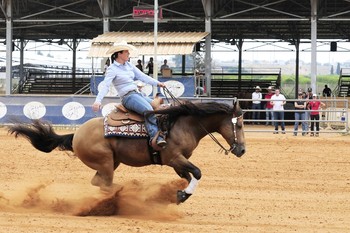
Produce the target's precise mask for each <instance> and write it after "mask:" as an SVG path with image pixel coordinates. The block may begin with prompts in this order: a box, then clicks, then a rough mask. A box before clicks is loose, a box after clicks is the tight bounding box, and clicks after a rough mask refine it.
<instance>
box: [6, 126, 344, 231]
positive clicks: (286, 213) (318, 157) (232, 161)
mask: <svg viewBox="0 0 350 233" xmlns="http://www.w3.org/2000/svg"><path fill="white" fill-rule="evenodd" d="M251 127H252V126H251ZM69 132H71V131H69V130H57V133H58V134H64V133H69ZM218 137H219V136H218ZM0 139H1V140H0V148H1V156H0V164H1V165H0V166H1V173H0V187H1V189H0V232H1V233H7V232H8V233H17V232H38V233H39V232H40V233H42V232H60V233H65V232H74V233H80V232H81V233H83V232H84V233H89V232H91V233H92V232H93V233H98V232H101V233H102V232H103V233H108V232H162V233H165V232H177V233H178V232H203V233H206V232H210V233H212V232H225V233H227V232H241V233H242V232H247V233H252V232H283V233H285V232H303V233H304V232H332V233H334V232H341V233H344V232H350V154H349V142H350V136H344V135H340V134H321V136H320V137H319V138H313V137H302V136H298V137H293V136H292V135H291V134H290V133H289V134H286V135H273V134H271V133H246V141H247V153H246V154H245V155H244V156H243V157H242V158H236V157H234V156H232V155H230V156H227V155H224V154H223V153H220V152H218V151H219V148H218V146H217V145H216V144H215V143H214V142H213V141H212V140H211V139H210V138H209V137H206V138H204V139H203V140H202V141H201V143H200V145H199V147H198V148H197V149H196V150H195V152H194V155H193V156H192V157H191V161H192V162H193V163H194V164H196V165H197V166H198V167H199V168H200V169H201V170H202V174H203V177H202V179H201V181H200V182H199V186H198V187H197V189H196V191H195V193H194V195H192V197H190V199H188V200H187V201H186V202H185V203H183V204H180V205H176V204H174V203H172V201H173V198H174V197H175V192H176V190H177V189H178V188H181V186H183V185H184V182H183V181H182V180H181V179H179V178H178V177H177V175H176V174H175V172H174V171H173V170H172V169H171V168H169V167H165V166H164V167H162V166H155V165H154V166H148V167H143V168H133V167H127V166H124V165H121V166H120V167H119V168H118V169H117V171H116V172H115V182H116V183H118V184H120V185H121V186H122V189H121V191H120V192H118V193H117V194H116V195H115V196H112V197H109V198H107V199H106V198H105V196H103V194H101V193H100V192H99V190H98V188H96V187H93V186H91V185H90V180H91V178H92V176H93V174H94V171H92V170H90V169H89V168H88V167H86V166H85V165H83V164H82V163H81V162H80V160H79V159H76V158H74V157H73V156H72V155H71V154H67V153H65V152H61V151H54V152H52V153H50V154H45V153H42V152H39V151H37V150H35V149H34V148H33V147H32V146H31V145H30V144H29V143H28V142H27V141H26V140H25V139H22V138H19V139H15V138H14V137H13V136H11V135H7V130H6V128H1V129H0ZM219 139H220V141H222V142H223V140H222V138H221V137H219ZM103 198H105V199H103ZM101 200H103V201H101ZM97 207H98V208H97ZM104 214H114V215H112V216H91V215H104ZM77 215H90V216H85V217H81V216H77Z"/></svg>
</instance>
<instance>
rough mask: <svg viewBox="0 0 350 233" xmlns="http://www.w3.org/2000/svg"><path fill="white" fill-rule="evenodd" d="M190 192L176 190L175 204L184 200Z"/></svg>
mask: <svg viewBox="0 0 350 233" xmlns="http://www.w3.org/2000/svg"><path fill="white" fill-rule="evenodd" d="M191 195H192V194H188V193H186V192H185V191H184V190H178V191H177V204H180V203H183V202H185V201H186V200H187V199H188V198H189V197H190V196H191Z"/></svg>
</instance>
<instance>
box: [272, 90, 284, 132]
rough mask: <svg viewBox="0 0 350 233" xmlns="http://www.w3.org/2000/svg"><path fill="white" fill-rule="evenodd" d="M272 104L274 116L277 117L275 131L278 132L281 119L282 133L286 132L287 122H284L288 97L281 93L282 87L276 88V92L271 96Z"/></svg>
mask: <svg viewBox="0 0 350 233" xmlns="http://www.w3.org/2000/svg"><path fill="white" fill-rule="evenodd" d="M270 103H271V105H272V106H273V117H274V118H275V119H274V120H275V132H273V133H274V134H278V121H276V120H281V130H282V134H285V133H286V131H285V124H284V107H283V106H284V105H285V104H286V97H284V95H283V94H281V93H280V89H276V90H275V94H274V95H273V96H271V102H270Z"/></svg>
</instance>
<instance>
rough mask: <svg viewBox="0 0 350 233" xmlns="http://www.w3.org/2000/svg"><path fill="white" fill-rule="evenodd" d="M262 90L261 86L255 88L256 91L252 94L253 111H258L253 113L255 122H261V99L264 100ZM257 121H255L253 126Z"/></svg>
mask: <svg viewBox="0 0 350 233" xmlns="http://www.w3.org/2000/svg"><path fill="white" fill-rule="evenodd" d="M260 91H261V88H260V87H259V86H256V87H255V91H254V92H253V93H252V109H253V110H258V111H256V112H255V111H253V116H252V119H253V120H260V109H261V99H262V94H261V92H260ZM255 122H256V121H253V125H254V123H255ZM256 123H257V124H258V125H260V123H259V122H256Z"/></svg>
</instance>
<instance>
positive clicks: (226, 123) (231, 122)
mask: <svg viewBox="0 0 350 233" xmlns="http://www.w3.org/2000/svg"><path fill="white" fill-rule="evenodd" d="M219 133H220V134H221V135H222V136H223V137H224V138H225V140H226V141H227V143H228V144H229V145H230V149H229V151H230V152H231V153H233V154H235V155H236V156H237V157H241V156H242V155H243V154H244V153H245V139H244V131H243V113H242V110H241V107H240V106H239V103H238V101H237V98H234V100H233V113H232V115H231V114H229V115H228V116H226V117H225V119H224V120H223V121H222V125H221V127H220V129H219Z"/></svg>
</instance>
